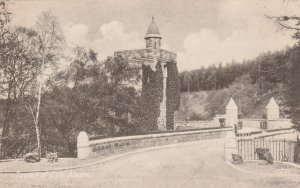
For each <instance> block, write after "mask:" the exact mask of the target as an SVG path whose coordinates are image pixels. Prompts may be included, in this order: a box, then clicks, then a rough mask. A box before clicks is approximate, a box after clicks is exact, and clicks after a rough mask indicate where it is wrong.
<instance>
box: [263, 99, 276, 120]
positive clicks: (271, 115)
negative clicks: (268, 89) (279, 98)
mask: <svg viewBox="0 0 300 188" xmlns="http://www.w3.org/2000/svg"><path fill="white" fill-rule="evenodd" d="M266 115H267V120H275V119H279V106H278V104H277V103H276V101H275V99H274V98H273V97H272V98H271V99H270V101H269V103H268V105H267V107H266Z"/></svg>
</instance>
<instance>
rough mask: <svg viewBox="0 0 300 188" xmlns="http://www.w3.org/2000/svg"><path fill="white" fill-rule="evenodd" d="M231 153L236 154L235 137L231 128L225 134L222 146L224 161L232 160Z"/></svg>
mask: <svg viewBox="0 0 300 188" xmlns="http://www.w3.org/2000/svg"><path fill="white" fill-rule="evenodd" d="M231 154H238V147H237V139H236V136H235V133H234V132H233V130H232V131H230V132H228V133H227V136H226V142H225V146H224V158H225V160H226V161H232V155H231Z"/></svg>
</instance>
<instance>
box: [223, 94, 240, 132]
mask: <svg viewBox="0 0 300 188" xmlns="http://www.w3.org/2000/svg"><path fill="white" fill-rule="evenodd" d="M225 124H226V126H232V127H234V125H237V124H238V107H237V105H236V104H235V102H234V100H233V99H232V98H230V100H229V102H228V104H227V106H226V120H225Z"/></svg>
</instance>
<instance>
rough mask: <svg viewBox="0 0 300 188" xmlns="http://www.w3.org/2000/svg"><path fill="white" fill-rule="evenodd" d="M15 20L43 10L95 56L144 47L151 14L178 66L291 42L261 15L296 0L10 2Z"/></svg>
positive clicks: (292, 11)
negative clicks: (95, 53)
mask: <svg viewBox="0 0 300 188" xmlns="http://www.w3.org/2000/svg"><path fill="white" fill-rule="evenodd" d="M10 2H11V3H10V7H9V8H10V10H11V12H13V14H14V17H13V19H14V22H13V23H14V24H16V25H22V26H32V25H34V23H35V21H36V18H37V16H38V15H39V14H41V12H43V11H49V10H50V11H52V12H53V14H54V15H56V16H57V17H58V19H59V21H60V23H61V26H62V29H63V31H64V33H65V35H66V41H67V45H68V46H69V47H70V48H72V47H74V46H76V45H81V46H86V47H90V48H92V49H94V50H95V51H96V52H98V55H99V59H100V60H101V59H104V58H105V57H107V56H112V55H113V52H114V51H118V50H129V49H140V48H145V42H144V36H145V33H146V31H147V28H148V25H149V24H150V22H151V17H152V16H154V17H155V20H156V23H157V25H158V27H159V29H160V33H161V36H162V38H163V39H162V48H164V49H166V50H170V51H173V52H175V53H177V54H178V59H177V60H178V68H179V70H180V71H182V70H191V69H196V68H200V67H201V66H204V67H207V66H208V65H211V64H218V63H219V62H223V63H225V62H231V60H232V59H235V60H236V61H242V60H243V59H252V58H254V57H256V56H257V55H258V54H259V53H261V52H266V51H276V50H281V49H284V48H285V47H286V46H292V45H293V44H294V43H295V41H293V40H292V39H291V37H290V35H291V34H290V33H288V32H286V31H281V30H279V29H278V27H276V25H274V23H272V22H271V21H270V20H269V19H267V18H266V17H265V16H264V15H270V16H280V15H298V16H300V1H295V0H290V1H287V0H223V1H221V0H155V1H154V0H80V1H79V0H34V1H33V0H14V1H13V0H10Z"/></svg>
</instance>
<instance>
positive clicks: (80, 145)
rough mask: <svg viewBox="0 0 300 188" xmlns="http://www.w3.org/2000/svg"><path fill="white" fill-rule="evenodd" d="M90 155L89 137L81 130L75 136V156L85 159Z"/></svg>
mask: <svg viewBox="0 0 300 188" xmlns="http://www.w3.org/2000/svg"><path fill="white" fill-rule="evenodd" d="M89 155H90V148H89V137H88V135H87V134H86V132H84V131H81V132H80V133H79V135H78V137H77V158H78V159H87V158H88V157H89Z"/></svg>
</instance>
